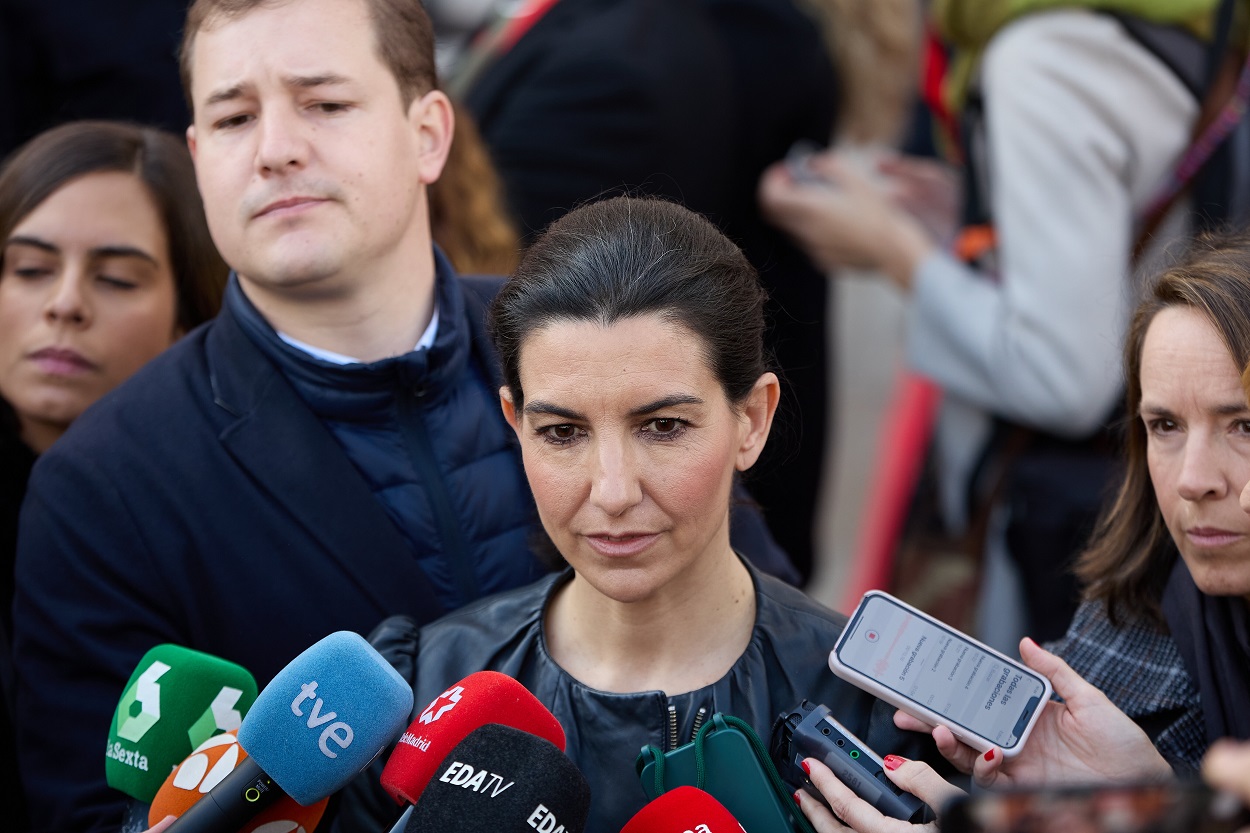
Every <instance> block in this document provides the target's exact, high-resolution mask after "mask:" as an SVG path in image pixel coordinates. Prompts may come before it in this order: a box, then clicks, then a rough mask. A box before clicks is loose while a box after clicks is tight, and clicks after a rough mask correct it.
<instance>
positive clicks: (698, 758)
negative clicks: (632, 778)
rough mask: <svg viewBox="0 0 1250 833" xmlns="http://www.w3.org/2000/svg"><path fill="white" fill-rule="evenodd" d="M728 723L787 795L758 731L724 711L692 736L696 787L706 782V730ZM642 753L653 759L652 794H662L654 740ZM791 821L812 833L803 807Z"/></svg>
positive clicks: (661, 774) (779, 791)
mask: <svg viewBox="0 0 1250 833" xmlns="http://www.w3.org/2000/svg"><path fill="white" fill-rule="evenodd" d="M730 726H732V727H733V728H735V729H737V730H738V731H740V732H742V734H743V735H745V736H746V739H747V742H748V743H750V744H751V751H752V752H754V753H755V759H756V760H757V761H759V762H760V764H761V765H762V766H763V768H764V773H765V774H766V775H767V776H768V781H769V783H770V784H772V787H773V791H774V792H775V793H776V794H777V795H779V796H781V797H782V798H788V797H789V795H790V790H789V788H788V787H787V786H786V785H785V782H783V781H782V780H781V775H779V774H778V772H777V767H776V766H775V765H774V764H773V759H772V758H771V757H769V754H768V749H767V748H765V746H764V743H763V741H761V740H760V738H759V735H757V734H755V730H754V729H752V728H751V724H749V723H747V722H746V721H745V720H742V719H741V718H737V717H734V716H732V715H728V714H720V713H717V714H714V715H712V719H711V720H709V721H708V722H706V723H704V724H703V725H702V726H700V727H699V731H698V733H697V734H695V736H694V741H693V743H694V771H695V786H696V787H698V788H699V789H701V790H702V789H705V788H706V786H707V754H706V752H705V751H704V749H705V742H706V740H707V736H708V734H709V733H711V732H714V731H716V730H717V729H725V728H728V727H730ZM642 754H643V756H646V755H648V754H649V755H651V759H652V760H653V761H655V766H654V767H653V768H652V770H651V772H652V775H654V776H655V794H656V795H663V794H664V793H665V792H666V791H667V788H666V787H665V785H664V752H663V750H661V749H660V747H658V746H656V745H655V744H647V745H646V746H644V747H643V752H642ZM793 817H794V824H795V826H796V827H798V829H799V831H800V833H816V831H815V830H814V829H813V828H812V825H811V822H809V821H808V820H807V816H805V815H803V811H802V810H800V809H798V808H797V807H796V808H794V811H793Z"/></svg>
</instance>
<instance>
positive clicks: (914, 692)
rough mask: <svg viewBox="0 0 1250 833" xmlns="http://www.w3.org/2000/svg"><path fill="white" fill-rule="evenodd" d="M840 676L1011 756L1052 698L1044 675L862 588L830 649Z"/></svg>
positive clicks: (884, 595) (958, 734) (958, 735)
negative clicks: (848, 618) (854, 605)
mask: <svg viewBox="0 0 1250 833" xmlns="http://www.w3.org/2000/svg"><path fill="white" fill-rule="evenodd" d="M829 667H830V669H831V670H832V671H833V673H834V674H836V675H837V676H839V677H841V678H842V679H844V680H846V681H848V682H850V683H852V684H853V685H855V686H857V687H859V688H862V689H864V690H865V691H868V692H870V693H872V694H874V695H876V696H877V697H878V698H880V699H882V700H884V701H886V702H887V703H890V704H892V705H894V706H896V707H898V708H899V709H902V710H903V711H904V712H907V713H908V714H910V715H912V716H913V717H915V718H917V719H918V720H923V721H924V722H926V723H930V724H934V725H942V726H946V727H947V728H948V729H950V730H951V732H952V733H953V734H954V735H955V737H956V738H958V739H959V740H961V741H963V742H964V743H966V744H967V745H968V746H971V747H972V748H973V749H976V750H977V751H979V752H985V751H987V750H989V749H990V748H992V747H998V748H999V749H1001V750H1002V753H1003V755H1004V756H1005V757H1007V758H1011V757H1014V756H1015V755H1017V754H1019V753H1020V750H1021V749H1023V748H1024V743H1025V740H1027V738H1028V736H1029V732H1030V731H1032V729H1033V727H1034V725H1035V724H1036V723H1037V720H1038V718H1039V716H1040V715H1041V713H1042V710H1043V709H1044V708H1045V706H1046V703H1047V702H1048V701H1049V700H1050V696H1051V693H1052V689H1051V684H1050V681H1049V680H1048V679H1046V678H1045V677H1044V676H1042V675H1041V674H1038V673H1037V672H1036V671H1034V670H1032V669H1031V668H1029V667H1027V666H1026V665H1024V664H1023V663H1022V662H1020V661H1018V660H1013V659H1011V658H1009V657H1007V656H1005V655H1003V654H1001V653H999V652H998V651H995V650H994V649H993V648H990V647H989V646H987V645H984V644H982V643H981V642H978V641H977V640H975V639H973V638H972V637H970V636H968V635H966V634H964V633H962V632H960V631H958V630H956V629H955V628H952V627H951V626H950V625H947V624H946V623H944V622H942V621H940V620H938V619H935V618H933V617H932V616H929V615H928V614H927V613H924V612H923V611H920V610H917V609H916V608H914V607H912V606H911V605H909V604H907V603H906V602H903V601H900V600H899V599H896V598H894V597H893V596H891V595H890V594H888V593H885V592H882V591H879V590H872V591H869V592H868V593H865V594H864V598H863V599H862V600H861V601H860V603H859V605H858V607H856V608H855V611H854V612H853V613H852V614H851V618H850V621H849V622H848V623H847V626H846V628H844V629H843V631H842V634H841V635H840V636H839V637H838V641H837V643H836V644H835V645H834V647H833V650H832V651H831V652H830V654H829Z"/></svg>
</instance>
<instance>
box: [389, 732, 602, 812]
mask: <svg viewBox="0 0 1250 833" xmlns="http://www.w3.org/2000/svg"><path fill="white" fill-rule="evenodd" d="M589 812H590V786H589V785H588V784H587V783H586V778H585V776H583V775H582V773H581V772H580V771H579V770H578V768H577V767H576V766H574V765H573V762H572V761H570V760H569V759H568V757H567V756H566V755H565V754H564V753H563V752H561V751H560V750H559V749H557V748H556V746H555V744H553V743H551V741H548V740H545V739H544V738H540V737H538V736H537V735H531V734H530V733H528V732H523V731H521V730H520V729H514V728H513V727H511V726H500V725H497V724H490V725H487V726H481V727H479V728H477V729H475V730H474V731H473V732H471V733H470V734H469V736H468V737H466V738H465V739H464V740H462V741H460V743H458V744H456V747H455V748H454V749H452V750H451V753H450V754H448V755H447V757H446V758H445V759H444V760H443V762H442V763H441V764H440V765H439V767H438V769H437V772H436V773H435V776H434V778H433V779H431V780H430V783H429V784H428V785H427V786H426V788H425V789H424V790H423V791H422V793H421V797H420V799H419V800H418V801H417V803H416V804H415V805H414V806H413V808H412V817H411V818H410V819H409V820H408V827H407V831H406V833H428V831H431V830H437V831H439V833H535V831H537V833H555V831H557V830H563V831H564V833H581V831H582V829H583V828H584V827H585V825H586V816H587V814H588V813H589Z"/></svg>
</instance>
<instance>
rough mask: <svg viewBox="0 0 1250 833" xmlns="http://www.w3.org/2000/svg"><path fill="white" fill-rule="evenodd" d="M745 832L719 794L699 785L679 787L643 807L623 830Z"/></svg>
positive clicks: (630, 832)
mask: <svg viewBox="0 0 1250 833" xmlns="http://www.w3.org/2000/svg"><path fill="white" fill-rule="evenodd" d="M690 830H698V831H699V833H742V825H741V824H739V823H738V820H737V819H736V818H734V817H733V814H732V813H730V812H729V811H728V810H726V809H725V805H724V804H721V803H720V802H719V801H717V800H716V799H715V798H712V796H710V795H708V794H707V793H705V792H704V791H703V790H700V789H697V788H695V787H685V786H683V787H675V788H674V789H671V790H669V791H668V792H666V793H664V794H663V795H661V796H659V797H658V798H656V799H655V800H654V801H652V802H651V803H650V804H648V805H647V806H646V807H643V808H642V809H641V810H639V811H638V812H637V813H635V814H634V817H633V818H632V819H630V820H629V821H627V822H626V823H625V826H624V827H622V828H621V833H685V832H686V831H690Z"/></svg>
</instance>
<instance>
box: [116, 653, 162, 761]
mask: <svg viewBox="0 0 1250 833" xmlns="http://www.w3.org/2000/svg"><path fill="white" fill-rule="evenodd" d="M169 670H170V666H168V665H166V664H165V663H163V662H161V661H160V660H157V661H155V662H153V663H152V664H151V665H149V666H148V667H147V668H146V669H145V670H144V672H143V673H142V674H140V675H139V678H138V679H137V680H135V681H134V683H132V684H131V686H130V688H128V689H126V693H125V694H123V695H122V699H121V702H120V703H118V704H117V736H118V737H119V738H122V739H123V740H128V741H130V742H131V743H138V742H139V741H141V740H143V736H144V735H146V734H147V733H148V730H150V729H151V728H152V727H153V726H155V725H156V722H157V721H158V720H160V719H161V684H160V683H159V682H157V681H158V680H160V678H161V677H163V676H164V675H165V674H166V672H168V671H169ZM135 704H138V705H139V710H138V712H136V711H135Z"/></svg>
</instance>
